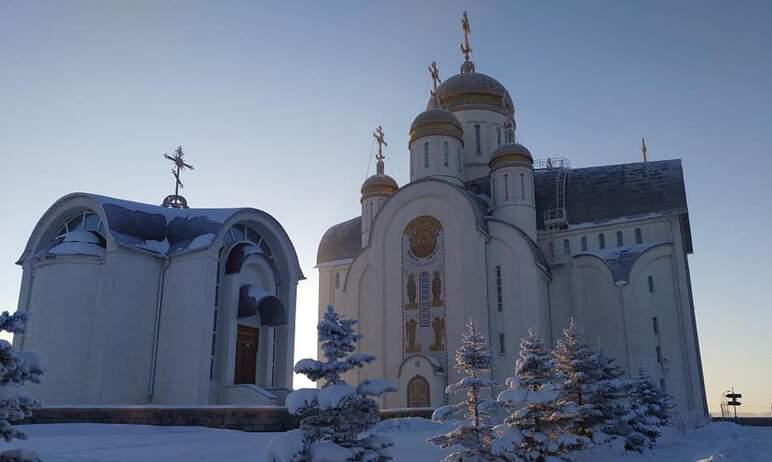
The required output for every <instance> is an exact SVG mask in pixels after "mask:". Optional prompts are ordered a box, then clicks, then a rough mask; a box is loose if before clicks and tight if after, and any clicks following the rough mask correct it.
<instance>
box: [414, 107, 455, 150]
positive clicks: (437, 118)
mask: <svg viewBox="0 0 772 462" xmlns="http://www.w3.org/2000/svg"><path fill="white" fill-rule="evenodd" d="M431 135H444V136H452V137H454V138H456V139H458V140H459V141H461V142H462V143H463V142H464V130H463V129H462V127H461V122H459V120H458V119H457V118H456V116H454V115H453V114H452V113H451V112H449V111H446V110H444V109H429V110H427V111H424V112H422V113H420V114H418V116H417V117H416V118H415V119H414V120H413V123H412V124H411V125H410V133H409V144H412V143H413V141H415V140H417V139H419V138H423V137H424V136H431Z"/></svg>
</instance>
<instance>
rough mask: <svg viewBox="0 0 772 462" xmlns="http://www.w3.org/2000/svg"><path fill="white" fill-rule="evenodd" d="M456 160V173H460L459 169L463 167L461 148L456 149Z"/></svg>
mask: <svg viewBox="0 0 772 462" xmlns="http://www.w3.org/2000/svg"><path fill="white" fill-rule="evenodd" d="M456 158H457V160H458V173H461V167H462V165H463V164H462V163H461V148H457V149H456Z"/></svg>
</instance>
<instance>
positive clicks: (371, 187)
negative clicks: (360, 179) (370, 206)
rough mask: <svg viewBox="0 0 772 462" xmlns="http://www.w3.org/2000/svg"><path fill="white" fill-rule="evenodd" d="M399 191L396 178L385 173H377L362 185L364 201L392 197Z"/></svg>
mask: <svg viewBox="0 0 772 462" xmlns="http://www.w3.org/2000/svg"><path fill="white" fill-rule="evenodd" d="M398 190H399V186H398V185H397V182H396V181H394V178H392V177H390V176H389V175H386V174H385V173H377V174H375V175H373V176H371V177H370V178H368V179H366V180H365V182H364V183H363V184H362V201H364V200H366V199H369V198H371V197H377V196H381V197H391V196H393V195H394V193H396V192H397V191H398Z"/></svg>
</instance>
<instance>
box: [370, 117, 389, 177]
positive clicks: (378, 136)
mask: <svg viewBox="0 0 772 462" xmlns="http://www.w3.org/2000/svg"><path fill="white" fill-rule="evenodd" d="M373 137H374V138H375V141H376V142H377V143H378V153H377V154H376V155H375V158H376V159H378V163H377V166H376V168H377V172H378V173H379V174H381V175H383V159H385V158H386V156H385V155H384V154H383V147H384V146H388V145H389V143H387V142H386V140H385V139H384V133H383V127H381V126H380V125H378V128H376V129H375V131H374V132H373Z"/></svg>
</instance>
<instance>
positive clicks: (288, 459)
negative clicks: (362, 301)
mask: <svg viewBox="0 0 772 462" xmlns="http://www.w3.org/2000/svg"><path fill="white" fill-rule="evenodd" d="M356 323H357V321H356V320H354V319H346V318H343V317H341V316H339V315H338V314H337V313H336V312H335V310H334V309H333V307H332V306H328V307H327V311H326V312H325V313H324V316H323V318H322V319H321V320H320V321H319V324H318V326H317V330H318V332H319V343H320V345H321V350H322V355H323V359H322V360H321V361H319V360H316V359H302V360H300V361H298V362H297V364H296V365H295V372H296V373H299V374H303V375H305V376H307V377H308V378H309V379H311V380H313V381H321V382H322V387H321V389H312V388H304V389H300V390H297V391H294V392H292V393H290V394H289V395H288V396H287V409H288V411H289V412H290V413H291V414H293V415H297V416H299V417H300V419H301V420H300V429H299V430H294V431H291V432H287V433H286V434H284V435H283V436H282V437H280V438H277V439H276V440H274V441H272V442H271V444H270V445H269V448H268V453H267V456H268V460H271V461H274V462H306V461H307V462H314V461H322V460H323V461H336V462H337V461H340V462H365V461H366V462H384V461H388V460H391V455H390V450H389V448H390V447H391V446H393V442H392V441H391V440H390V439H389V438H385V437H380V436H375V435H371V434H370V433H369V430H370V429H371V428H372V427H373V425H375V424H376V423H378V420H379V417H380V416H379V410H378V405H377V403H376V402H375V401H374V400H373V399H372V397H374V396H381V395H383V394H385V393H389V392H393V391H396V388H395V387H394V385H392V384H391V382H389V381H386V380H379V379H374V380H364V381H362V382H361V383H360V384H359V385H358V386H356V387H354V386H352V385H349V384H347V383H346V381H345V380H344V379H343V377H342V375H343V374H345V373H346V372H348V371H351V370H353V369H356V368H360V367H362V366H364V365H365V364H368V363H370V362H372V361H373V360H375V356H373V355H370V354H366V353H355V351H356V348H357V347H356V344H357V342H358V341H359V340H360V339H361V338H362V336H361V335H359V334H357V333H356V332H355V331H354V328H355V326H356Z"/></svg>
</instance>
